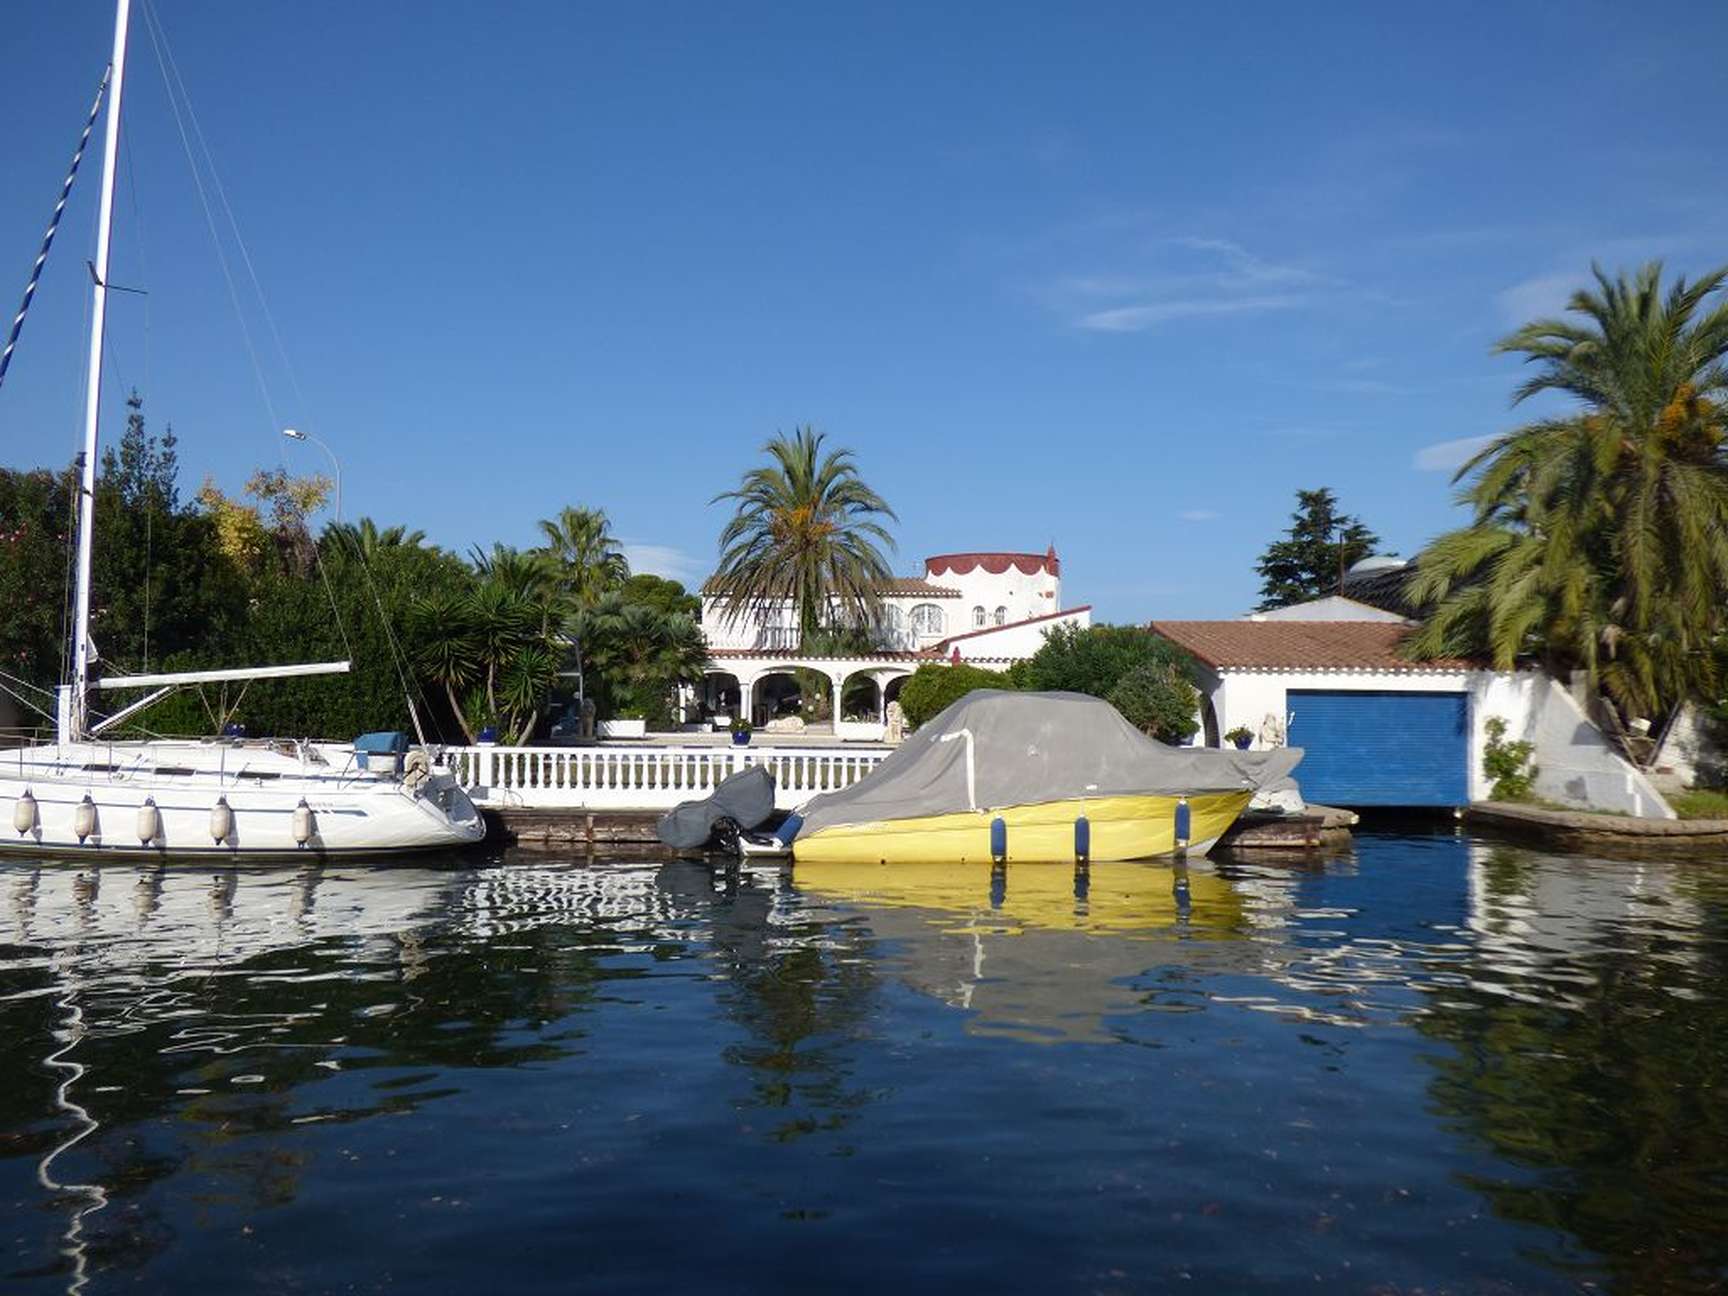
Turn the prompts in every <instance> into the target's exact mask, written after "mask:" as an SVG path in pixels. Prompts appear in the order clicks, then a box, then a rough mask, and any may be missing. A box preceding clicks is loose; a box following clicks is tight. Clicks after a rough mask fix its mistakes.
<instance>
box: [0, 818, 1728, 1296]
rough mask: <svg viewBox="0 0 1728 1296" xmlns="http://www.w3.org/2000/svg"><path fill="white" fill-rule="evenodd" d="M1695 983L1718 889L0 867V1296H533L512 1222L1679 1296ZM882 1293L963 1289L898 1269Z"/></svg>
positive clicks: (1327, 869) (1166, 877)
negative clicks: (403, 1288) (361, 1293)
mask: <svg viewBox="0 0 1728 1296" xmlns="http://www.w3.org/2000/svg"><path fill="white" fill-rule="evenodd" d="M1725 961H1728V873H1724V872H1722V871H1720V870H1716V869H1710V868H1704V867H1700V866H1698V865H1687V864H1668V863H1648V864H1631V863H1614V862H1607V861H1595V860H1588V859H1576V858H1559V857H1555V856H1549V855H1543V854H1540V853H1535V852H1530V851H1527V850H1519V849H1510V848H1506V847H1501V846H1494V845H1489V844H1485V843H1480V842H1472V841H1470V840H1468V839H1465V838H1462V837H1457V836H1448V835H1436V836H1429V837H1387V838H1375V837H1371V836H1370V837H1364V838H1363V839H1362V840H1361V841H1360V842H1359V843H1358V846H1357V848H1356V849H1355V850H1353V851H1350V852H1346V853H1344V854H1341V855H1338V856H1335V857H1333V858H1331V859H1328V860H1326V861H1324V862H1323V863H1321V864H1319V865H1317V866H1311V867H1291V866H1290V865H1288V864H1285V863H1281V862H1263V861H1250V860H1244V859H1238V860H1229V859H1221V860H1218V861H1216V862H1212V863H1205V864H1201V863H1196V864H1195V865H1193V866H1192V867H1191V868H1176V869H1172V868H1170V867H1161V866H1150V865H1115V864H1109V865H1106V864H1098V865H1093V866H1092V867H1091V868H1090V869H1087V870H1080V871H1075V870H1073V869H1069V868H1057V867H1051V866H1011V867H1009V868H1008V869H1006V870H1001V869H998V870H992V869H990V868H988V867H980V868H975V869H959V870H956V869H929V870H921V869H916V868H894V869H883V868H868V867H865V868H858V867H843V866H802V865H800V866H798V867H796V868H794V869H792V870H790V871H782V870H778V869H769V870H762V871H753V870H747V869H746V870H734V871H732V872H730V873H728V872H724V871H721V872H714V871H711V870H709V869H708V868H706V867H703V866H700V865H696V864H692V863H688V862H682V861H672V862H663V861H643V862H637V863H616V862H613V863H592V862H577V861H571V862H560V861H548V860H546V859H545V858H543V857H535V856H519V857H514V858H511V859H509V860H505V861H499V862H496V863H492V864H486V865H482V866H478V867H477V866H474V865H473V864H470V863H464V862H456V861H452V862H451V863H449V864H447V865H442V866H440V865H436V864H435V865H433V866H428V867H415V868H398V869H389V870H378V869H362V868H335V867H332V868H323V867H317V866H309V867H305V868H274V869H272V868H263V869H217V870H210V869H177V868H171V869H162V868H151V867H143V866H140V867H114V868H103V869H97V870H92V869H73V868H67V867H64V866H56V865H52V864H43V865H36V864H28V865H26V864H7V865H4V866H0V1057H3V1058H4V1059H5V1062H4V1065H5V1067H6V1072H5V1080H6V1083H4V1084H0V1216H4V1217H5V1218H7V1219H8V1220H9V1221H15V1223H14V1224H13V1228H12V1229H11V1231H10V1234H9V1236H11V1238H12V1243H11V1245H12V1249H13V1254H12V1257H11V1263H10V1265H9V1266H8V1267H6V1268H5V1269H4V1270H0V1272H3V1273H4V1276H5V1277H6V1278H7V1280H8V1282H9V1283H11V1284H14V1285H17V1286H18V1287H19V1288H20V1289H21V1290H38V1289H40V1290H56V1291H83V1290H97V1289H99V1288H100V1285H101V1283H102V1280H103V1278H104V1276H105V1275H109V1274H129V1275H132V1276H139V1275H142V1276H143V1277H144V1278H145V1280H146V1281H147V1282H148V1283H149V1284H150V1285H153V1286H158V1287H164V1288H169V1287H176V1286H187V1285H195V1284H197V1283H203V1284H204V1285H208V1283H209V1280H210V1276H211V1275H212V1274H219V1275H221V1276H222V1277H223V1279H224V1281H223V1283H221V1284H219V1285H225V1286H232V1287H237V1288H238V1287H242V1286H244V1287H252V1286H256V1287H260V1288H268V1287H273V1286H274V1287H280V1286H282V1285H289V1286H293V1285H301V1286H311V1287H323V1286H338V1285H340V1286H348V1285H368V1284H372V1285H378V1284H383V1283H385V1282H387V1281H388V1282H408V1281H410V1280H412V1281H417V1282H420V1283H421V1284H422V1285H427V1286H430V1287H440V1286H461V1285H464V1284H465V1283H466V1284H472V1283H490V1282H494V1281H497V1282H501V1283H503V1284H504V1285H512V1284H526V1285H534V1283H535V1282H536V1281H539V1280H540V1279H542V1278H544V1277H545V1276H546V1273H548V1272H553V1273H558V1274H567V1273H569V1272H574V1270H571V1269H570V1268H569V1260H570V1258H569V1257H567V1260H566V1264H565V1265H564V1267H562V1268H559V1267H556V1266H554V1268H553V1269H552V1270H549V1271H548V1270H543V1269H541V1268H539V1267H537V1266H539V1265H541V1264H544V1263H546V1262H545V1261H544V1260H543V1259H542V1260H534V1259H531V1257H533V1256H535V1255H537V1254H539V1253H537V1252H536V1250H535V1247H534V1246H533V1245H529V1244H528V1240H529V1239H531V1238H538V1239H541V1240H542V1243H543V1240H544V1237H545V1233H544V1229H546V1228H548V1227H552V1226H553V1225H552V1221H553V1220H555V1221H556V1228H557V1230H558V1234H557V1236H558V1237H560V1238H564V1237H566V1236H568V1239H569V1240H568V1242H567V1244H566V1243H560V1244H559V1245H568V1246H569V1247H570V1248H576V1247H578V1246H579V1245H581V1244H582V1240H583V1239H584V1238H585V1237H603V1238H606V1239H608V1242H607V1243H606V1245H605V1246H604V1247H602V1248H601V1249H600V1251H599V1252H598V1253H596V1251H595V1249H594V1248H593V1247H592V1246H585V1247H584V1248H583V1249H582V1250H581V1251H580V1253H579V1254H580V1256H581V1263H582V1264H583V1265H584V1266H586V1267H585V1268H583V1269H582V1272H584V1273H588V1274H590V1275H591V1276H598V1277H600V1278H607V1277H609V1278H611V1279H612V1280H614V1281H615V1285H618V1286H621V1287H630V1286H635V1287H637V1288H639V1289H641V1290H656V1289H663V1287H664V1286H666V1285H668V1284H669V1283H670V1282H672V1281H676V1280H680V1275H683V1276H684V1277H686V1278H687V1274H686V1273H685V1272H684V1271H683V1270H682V1269H680V1268H679V1266H678V1265H677V1264H676V1263H674V1258H673V1256H672V1255H671V1254H670V1253H669V1252H667V1251H666V1250H665V1248H664V1247H662V1246H661V1245H660V1244H659V1243H658V1242H657V1241H656V1240H655V1238H656V1237H657V1236H658V1232H657V1231H658V1230H660V1229H662V1228H664V1227H667V1224H668V1219H676V1220H679V1221H681V1222H680V1223H679V1224H678V1227H679V1229H681V1230H682V1232H681V1234H680V1235H681V1236H683V1237H684V1238H685V1239H686V1240H687V1241H688V1242H689V1243H690V1244H691V1245H696V1246H700V1247H704V1248H707V1252H708V1253H710V1254H712V1255H715V1256H722V1255H723V1256H725V1257H726V1259H724V1260H719V1259H716V1260H715V1262H714V1263H715V1264H716V1265H717V1266H719V1267H718V1268H717V1269H715V1270H714V1279H715V1282H716V1283H717V1284H718V1285H722V1286H726V1285H731V1286H751V1285H754V1277H753V1276H759V1275H757V1274H756V1271H755V1269H754V1268H753V1266H754V1264H755V1260H754V1259H753V1258H752V1257H753V1256H754V1255H756V1254H757V1253H759V1252H760V1250H761V1249H762V1248H764V1247H772V1248H773V1249H774V1253H775V1254H776V1255H779V1256H781V1257H782V1258H783V1259H784V1260H785V1263H787V1264H792V1263H793V1260H794V1259H795V1258H796V1257H797V1256H800V1255H806V1254H807V1258H808V1260H809V1263H810V1264H812V1265H821V1266H832V1265H833V1264H834V1261H835V1259H836V1257H837V1256H840V1255H845V1254H847V1253H848V1251H849V1250H850V1259H851V1260H852V1261H853V1262H854V1263H856V1264H857V1265H858V1273H859V1274H860V1275H865V1276H868V1278H869V1281H868V1282H866V1281H865V1277H860V1278H859V1279H858V1280H857V1283H856V1284H854V1283H852V1280H851V1279H848V1278H844V1277H843V1276H841V1275H839V1274H838V1273H837V1271H835V1270H833V1269H831V1268H828V1267H824V1268H822V1269H821V1270H820V1272H823V1273H825V1274H827V1273H834V1274H835V1277H834V1281H833V1282H832V1283H831V1284H830V1285H831V1286H833V1287H835V1288H836V1289H841V1288H845V1287H847V1286H849V1285H856V1286H858V1288H859V1289H860V1290H863V1289H868V1288H869V1287H870V1286H873V1285H876V1284H879V1282H880V1281H882V1280H883V1279H884V1278H885V1277H887V1278H895V1276H896V1275H898V1277H897V1278H895V1280H896V1281H898V1282H901V1283H902V1284H903V1285H908V1286H911V1287H914V1288H916V1287H919V1286H922V1285H932V1286H947V1285H949V1284H950V1283H951V1282H953V1281H958V1280H959V1279H960V1278H961V1277H970V1278H971V1279H973V1280H979V1281H985V1280H987V1281H993V1282H996V1283H998V1284H1000V1283H1002V1282H1015V1283H1020V1284H1026V1283H1030V1284H1034V1285H1038V1286H1040V1287H1045V1288H1052V1289H1058V1290H1062V1289H1075V1290H1093V1289H1095V1288H1106V1289H1108V1288H1112V1287H1115V1288H1118V1289H1124V1290H1129V1289H1138V1288H1139V1287H1142V1286H1146V1285H1154V1286H1155V1285H1161V1284H1162V1283H1164V1282H1168V1281H1174V1280H1176V1279H1177V1278H1180V1277H1181V1276H1183V1275H1187V1276H1189V1277H1191V1278H1193V1279H1195V1280H1199V1281H1209V1282H1211V1283H1212V1284H1213V1285H1215V1286H1222V1287H1228V1288H1231V1289H1247V1288H1254V1287H1264V1288H1271V1289H1276V1288H1281V1287H1284V1286H1287V1285H1294V1284H1295V1283H1296V1282H1297V1281H1298V1278H1299V1279H1300V1281H1301V1282H1303V1283H1304V1284H1305V1285H1312V1284H1313V1282H1315V1281H1320V1282H1323V1283H1326V1284H1329V1285H1332V1286H1336V1287H1339V1288H1340V1289H1344V1290H1368V1289H1374V1288H1375V1286H1376V1284H1378V1285H1379V1286H1380V1287H1383V1288H1385V1289H1388V1290H1397V1289H1409V1288H1411V1287H1414V1286H1417V1285H1428V1286H1431V1287H1433V1288H1435V1289H1441V1288H1449V1289H1475V1288H1477V1287H1479V1286H1480V1285H1481V1281H1482V1280H1483V1279H1484V1278H1485V1277H1486V1276H1490V1275H1491V1276H1493V1278H1494V1279H1495V1280H1496V1281H1502V1280H1503V1281H1505V1282H1507V1283H1508V1284H1510V1286H1509V1288H1508V1289H1514V1290H1550V1289H1552V1290H1569V1289H1571V1288H1572V1287H1573V1285H1574V1284H1575V1283H1578V1282H1583V1281H1591V1282H1597V1283H1605V1284H1607V1285H1609V1286H1612V1287H1614V1288H1616V1289H1618V1290H1623V1291H1628V1292H1647V1291H1681V1292H1684V1291H1709V1290H1716V1289H1718V1286H1719V1285H1720V1284H1721V1283H1722V1281H1723V1276H1724V1272H1725V1266H1728V1242H1725V1241H1724V1239H1725V1238H1728V1181H1725V1180H1724V1179H1723V1177H1722V1173H1721V1167H1722V1165H1723V1163H1724V1160H1725V1159H1728V1100H1725V1099H1724V1097H1723V1092H1724V1085H1725V1084H1728V1070H1725V1068H1724V1062H1725V1061H1728V1059H1725V1057H1724V1050H1728V1044H1725V1043H1724V1040H1725V1038H1728V1036H1725V1034H1724V1029H1723V1028H1724V1027H1728V1009H1725V1004H1728V995H1725V991H1724V988H1723V986H1724V977H1723V973H1724V971H1728V969H1725V968H1724V966H1723V964H1724V962H1725ZM1028 1045H1037V1046H1042V1047H1031V1048H1029V1047H1027V1046H1028ZM912 1184H916V1185H918V1187H917V1189H916V1194H915V1196H913V1197H910V1198H909V1197H908V1193H911V1192H913V1189H912V1188H911V1187H910V1186H909V1185H912ZM1058 1184H1066V1185H1068V1188H1067V1191H1056V1190H1055V1185H1058ZM1106 1185H1108V1187H1105V1186H1106ZM1100 1193H1103V1194H1104V1195H1103V1196H1099V1194H1100ZM453 1202H457V1203H461V1206H460V1209H461V1210H465V1211H471V1212H472V1213H473V1214H472V1219H471V1221H470V1222H469V1223H468V1224H467V1225H465V1226H463V1227H456V1226H455V1224H454V1223H453V1220H454V1219H456V1218H457V1217H452V1216H451V1215H450V1213H449V1212H450V1211H451V1210H452V1209H457V1208H456V1207H453V1206H452V1205H451V1203H453ZM908 1202H915V1203H916V1204H915V1205H912V1206H909V1205H908ZM1089 1202H1090V1203H1091V1205H1088V1204H1087V1203H1089ZM337 1203H346V1205H342V1206H337V1205H336V1204H337ZM554 1203H556V1207H555V1213H554V1215H552V1216H550V1217H543V1216H542V1215H540V1214H537V1212H543V1211H545V1210H548V1209H553V1204H554ZM757 1208H761V1209H762V1210H763V1211H764V1212H765V1214H764V1215H763V1217H762V1218H761V1219H759V1220H757V1223H756V1224H755V1225H754V1226H752V1225H751V1224H750V1223H749V1221H750V1220H751V1219H752V1218H755V1217H754V1216H752V1215H751V1214H750V1212H751V1211H752V1210H754V1209H757ZM1202 1208H1204V1209H1202ZM908 1210H910V1211H911V1213H910V1214H908V1213H907V1211H908ZM333 1211H334V1212H335V1213H333ZM938 1219H940V1220H945V1221H948V1223H947V1224H945V1226H944V1227H943V1228H942V1229H936V1228H934V1226H933V1225H930V1224H928V1223H926V1221H933V1220H938ZM536 1220H538V1221H539V1222H538V1223H535V1222H534V1221H536ZM840 1220H844V1221H846V1230H845V1232H844V1234H837V1233H833V1232H828V1233H813V1234H810V1235H808V1236H807V1239H806V1235H802V1234H800V1235H791V1236H789V1235H786V1234H783V1233H780V1232H761V1231H760V1229H762V1228H765V1227H770V1225H769V1224H768V1223H767V1222H766V1221H771V1222H772V1223H771V1227H772V1228H773V1229H779V1228H784V1227H786V1226H788V1225H789V1224H792V1223H799V1224H805V1225H816V1224H821V1223H823V1222H824V1221H840ZM968 1221H970V1223H968ZM986 1221H988V1222H989V1223H986ZM1248 1224H1251V1227H1252V1228H1253V1230H1254V1231H1255V1233H1256V1235H1257V1236H1261V1237H1263V1238H1264V1239H1266V1241H1267V1247H1266V1248H1265V1249H1264V1253H1262V1252H1260V1251H1256V1252H1254V1253H1252V1254H1248V1253H1245V1252H1244V1251H1243V1249H1242V1247H1241V1244H1240V1237H1239V1234H1240V1230H1241V1229H1242V1228H1243V1227H1244V1226H1245V1225H1248ZM1004 1225H1006V1226H1007V1227H1006V1230H1005V1231H1004V1227H1003V1226H1004ZM974 1227H975V1228H976V1229H978V1230H982V1231H980V1232H977V1233H975V1234H974V1233H973V1232H970V1231H969V1230H971V1229H973V1228H974ZM465 1229H466V1231H464V1230H465ZM335 1234H342V1235H343V1237H344V1241H343V1243H342V1245H341V1246H339V1247H338V1246H336V1244H335V1243H334V1242H328V1243H327V1239H329V1238H330V1237H332V1236H333V1235H335ZM887 1239H904V1242H903V1244H902V1245H900V1247H899V1249H898V1250H896V1249H895V1247H894V1246H892V1245H889V1244H887ZM957 1240H958V1241H959V1242H963V1243H965V1245H964V1246H963V1247H962V1248H961V1250H960V1251H958V1252H956V1251H953V1250H952V1248H953V1247H954V1246H955V1245H956V1244H957ZM332 1248H334V1249H332ZM801 1248H808V1250H807V1252H806V1251H805V1250H801ZM555 1249H556V1248H555ZM902 1253H903V1254H902ZM482 1254H483V1255H485V1256H487V1257H489V1258H490V1259H489V1264H490V1268H469V1267H466V1266H472V1265H477V1264H478V1263H479V1261H478V1260H476V1259H474V1258H472V1257H476V1256H479V1255H482ZM574 1254H576V1253H575V1252H573V1253H572V1255H574ZM262 1255H267V1256H268V1258H269V1260H270V1265H268V1266H265V1267H263V1268H259V1269H257V1271H256V1274H254V1269H253V1267H252V1266H253V1265H254V1262H255V1260H256V1258H257V1257H258V1256H262ZM929 1255H950V1256H951V1257H952V1256H965V1257H967V1258H966V1260H965V1263H964V1264H960V1266H959V1268H953V1267H950V1268H947V1269H939V1270H935V1271H926V1270H924V1269H919V1268H907V1269H905V1270H901V1269H898V1268H897V1266H898V1265H900V1264H902V1263H903V1264H905V1265H907V1266H912V1265H914V1263H915V1262H918V1261H919V1257H920V1256H924V1257H925V1258H927V1257H928V1256H929ZM332 1256H336V1257H339V1258H336V1259H332V1258H331V1257H332ZM404 1256H417V1257H422V1259H421V1261H420V1263H421V1265H422V1267H421V1268H419V1269H415V1268H413V1262H410V1261H406V1260H404V1259H403V1257H404ZM866 1260H867V1261H868V1263H865V1261H866ZM954 1263H958V1262H957V1261H955V1262H954ZM404 1265H407V1266H408V1267H407V1268H403V1266H404ZM316 1266H323V1267H322V1268H318V1267H316ZM1116 1269H1120V1270H1121V1272H1123V1273H1125V1274H1132V1275H1138V1277H1137V1278H1135V1279H1133V1280H1121V1281H1118V1280H1116V1279H1112V1278H1110V1277H1109V1274H1110V1273H1111V1272H1112V1271H1113V1270H1116ZM847 1272H850V1270H848V1271H847ZM919 1274H927V1275H939V1276H940V1277H941V1278H942V1279H943V1281H940V1282H939V1281H937V1277H936V1276H927V1277H926V1278H925V1279H920V1278H919V1277H918V1276H917V1275H919ZM238 1275H246V1276H245V1277H244V1279H242V1278H241V1277H239V1276H238Z"/></svg>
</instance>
